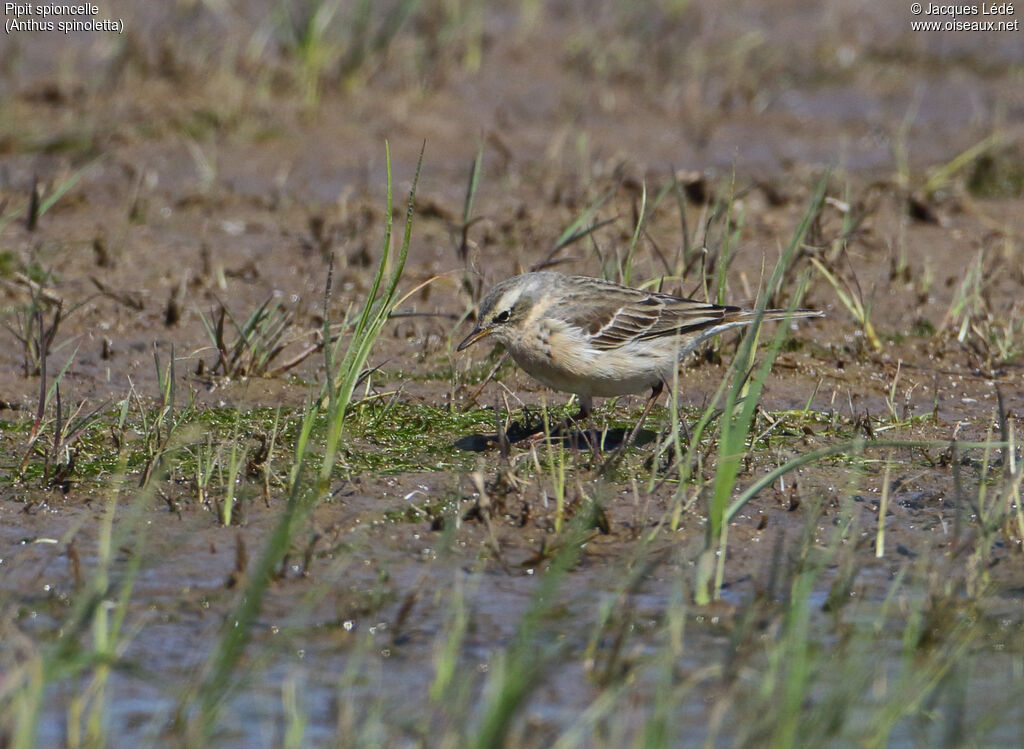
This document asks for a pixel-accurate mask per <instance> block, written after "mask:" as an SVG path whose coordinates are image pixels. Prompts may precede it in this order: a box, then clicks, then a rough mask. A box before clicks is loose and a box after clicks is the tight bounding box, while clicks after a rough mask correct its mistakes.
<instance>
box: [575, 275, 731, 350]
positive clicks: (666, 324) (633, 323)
mask: <svg viewBox="0 0 1024 749" xmlns="http://www.w3.org/2000/svg"><path fill="white" fill-rule="evenodd" d="M574 306H575V308H576V312H577V314H576V319H575V320H573V321H572V322H573V324H575V325H578V326H579V327H580V328H582V329H583V330H584V331H585V333H586V335H587V337H588V341H589V343H590V345H591V346H593V347H594V348H596V349H600V350H608V349H615V348H618V347H620V346H623V345H625V344H626V343H628V342H629V341H632V340H635V339H638V338H655V337H658V336H666V335H678V334H681V333H688V332H691V331H698V330H703V329H705V328H711V327H714V326H716V325H720V324H721V323H722V322H723V321H725V320H726V319H727V316H728V315H730V314H731V313H735V312H739V311H740V309H739V308H738V307H722V306H719V305H715V304H706V303H705V302H698V301H696V300H693V299H683V298H680V297H674V296H669V295H667V294H645V293H643V292H637V291H635V290H633V289H628V290H627V289H620V288H616V287H610V288H608V289H607V293H606V294H604V295H603V298H601V299H595V300H594V301H593V302H592V303H589V304H578V303H577V304H576V305H574Z"/></svg>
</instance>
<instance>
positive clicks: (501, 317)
mask: <svg viewBox="0 0 1024 749" xmlns="http://www.w3.org/2000/svg"><path fill="white" fill-rule="evenodd" d="M511 316H512V310H505V311H504V312H499V313H498V314H497V315H495V317H494V322H508V319H509V318H510V317H511Z"/></svg>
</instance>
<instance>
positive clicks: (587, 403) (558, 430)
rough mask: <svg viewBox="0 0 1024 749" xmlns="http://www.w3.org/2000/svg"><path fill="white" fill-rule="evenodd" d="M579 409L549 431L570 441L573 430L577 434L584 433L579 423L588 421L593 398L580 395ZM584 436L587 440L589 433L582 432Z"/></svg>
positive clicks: (592, 406)
mask: <svg viewBox="0 0 1024 749" xmlns="http://www.w3.org/2000/svg"><path fill="white" fill-rule="evenodd" d="M579 401H580V410H579V411H578V412H577V413H576V414H574V415H572V416H566V417H565V418H564V419H562V421H561V422H560V423H559V424H558V426H557V427H555V429H554V430H553V431H552V432H551V433H552V434H558V435H561V436H563V437H566V438H569V439H570V441H571V442H574V441H575V439H573V430H577V432H578V434H584V433H583V432H582V431H581V430H580V427H581V425H585V424H589V423H590V415H591V414H592V413H593V412H594V398H593V397H592V396H590V395H580V396H579ZM584 438H585V439H587V441H588V442H589V435H585V434H584Z"/></svg>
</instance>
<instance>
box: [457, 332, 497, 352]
mask: <svg viewBox="0 0 1024 749" xmlns="http://www.w3.org/2000/svg"><path fill="white" fill-rule="evenodd" d="M490 334H491V329H490V328H476V329H474V330H473V332H472V333H470V334H469V335H468V336H466V339H465V340H464V341H463V342H462V343H460V344H459V345H458V348H456V349H455V350H456V351H462V349H464V348H468V347H470V346H472V345H473V344H474V343H476V342H477V341H479V340H480V339H481V338H486V337H487V336H489V335H490Z"/></svg>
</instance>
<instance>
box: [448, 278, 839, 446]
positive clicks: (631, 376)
mask: <svg viewBox="0 0 1024 749" xmlns="http://www.w3.org/2000/svg"><path fill="white" fill-rule="evenodd" d="M821 316H822V313H821V312H819V311H816V310H808V309H796V310H782V309H769V310H765V311H764V312H762V313H761V314H760V318H759V315H758V313H757V311H756V310H751V309H744V308H742V307H736V306H731V305H720V304H709V303H707V302H701V301H697V300H696V299H687V298H685V297H679V296H672V295H671V294H662V293H659V292H654V291H645V290H642V289H635V288H632V287H630V286H623V285H621V284H617V283H613V282H611V281H605V280H603V279H600V278H592V277H589V276H572V275H566V274H564V273H557V272H554V271H535V272H531V273H523V274H521V275H518V276H513V277H512V278H508V279H506V280H504V281H502V282H501V283H499V284H497V285H495V286H494V287H493V288H492V289H491V290H490V291H489V292H487V294H486V295H485V296H484V298H483V300H482V301H481V303H480V309H479V312H478V313H477V318H476V327H474V329H473V331H472V332H471V333H470V334H469V335H468V336H466V338H465V339H464V340H463V341H462V342H461V343H460V344H459V345H458V347H457V349H456V350H457V351H463V350H465V349H466V348H468V347H469V346H471V345H473V344H474V343H476V342H477V341H480V340H482V339H484V338H487V337H491V338H493V339H494V340H496V341H498V342H499V343H501V344H502V345H504V347H505V349H506V350H507V351H508V353H509V354H511V356H512V358H513V359H514V360H515V362H516V364H518V365H519V367H520V368H521V369H523V370H524V371H525V372H526V373H527V374H529V375H530V376H531V377H533V378H534V379H536V380H539V381H540V382H542V383H543V384H545V385H547V386H548V387H550V388H553V389H555V390H559V391H562V392H566V393H573V394H575V395H576V396H577V398H578V399H579V404H580V409H579V413H578V414H577V416H576V417H575V419H576V420H582V419H586V418H587V417H589V416H590V414H591V412H592V411H593V404H594V398H595V397H613V396H619V395H627V394H634V393H641V392H643V391H645V390H647V389H648V388H650V389H651V395H650V397H649V398H648V400H647V403H646V405H645V407H644V411H643V413H642V414H641V417H640V422H639V423H638V424H637V426H636V427H635V428H634V429H633V430H632V433H631V434H630V438H629V440H627V441H631V440H632V438H634V437H635V436H636V433H637V432H638V431H639V427H640V425H641V424H642V423H643V422H644V420H645V419H646V418H647V415H648V413H649V412H650V410H651V407H652V406H653V405H654V403H655V402H656V401H657V399H658V397H659V396H660V395H661V393H662V392H663V391H664V389H665V388H666V386H668V384H669V383H671V382H672V381H673V376H674V374H675V371H676V368H677V367H678V366H679V362H680V360H681V359H682V358H683V357H685V356H686V355H687V354H689V353H690V352H691V351H693V350H694V349H695V348H696V347H697V346H698V345H700V343H701V342H702V341H705V340H707V339H708V338H710V337H712V336H715V335H718V334H719V333H723V332H725V331H727V330H731V329H733V328H738V327H742V326H744V325H750V324H752V323H754V322H756V321H757V320H758V319H761V320H766V321H767V320H786V319H792V318H801V317H821Z"/></svg>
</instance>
